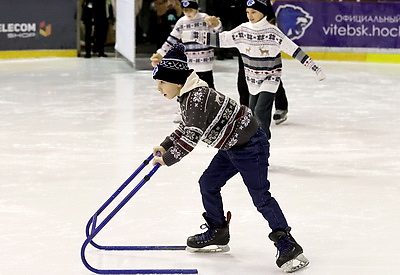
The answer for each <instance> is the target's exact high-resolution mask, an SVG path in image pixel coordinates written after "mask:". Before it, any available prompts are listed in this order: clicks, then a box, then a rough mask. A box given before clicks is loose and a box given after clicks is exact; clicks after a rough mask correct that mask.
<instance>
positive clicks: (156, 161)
mask: <svg viewBox="0 0 400 275" xmlns="http://www.w3.org/2000/svg"><path fill="white" fill-rule="evenodd" d="M157 163H159V164H160V165H165V162H164V160H163V158H162V157H154V159H153V162H152V164H153V166H155V165H156V164H157Z"/></svg>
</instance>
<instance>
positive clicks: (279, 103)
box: [237, 55, 288, 110]
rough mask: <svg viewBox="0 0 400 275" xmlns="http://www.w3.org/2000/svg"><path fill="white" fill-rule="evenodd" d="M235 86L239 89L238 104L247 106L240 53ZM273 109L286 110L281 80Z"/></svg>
mask: <svg viewBox="0 0 400 275" xmlns="http://www.w3.org/2000/svg"><path fill="white" fill-rule="evenodd" d="M237 88H238V91H239V101H240V104H242V105H245V106H249V88H248V87H247V83H246V76H245V74H244V64H243V59H242V57H241V56H240V55H239V72H238V78H237ZM275 110H288V100H287V97H286V91H285V88H283V84H282V80H281V82H280V83H279V87H278V90H277V91H276V93H275Z"/></svg>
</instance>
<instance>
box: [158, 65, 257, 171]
mask: <svg viewBox="0 0 400 275" xmlns="http://www.w3.org/2000/svg"><path fill="white" fill-rule="evenodd" d="M178 101H179V103H180V108H181V112H182V120H183V122H181V123H180V124H179V126H178V128H177V129H176V130H175V131H174V132H173V133H172V134H171V135H169V136H168V137H166V139H165V140H164V141H163V142H162V143H161V144H160V145H161V146H162V147H164V148H165V149H166V150H167V152H166V153H165V154H164V155H163V160H164V162H165V164H166V165H167V166H170V165H172V164H175V163H176V162H178V161H180V160H181V159H182V158H183V157H184V156H186V155H187V154H188V153H190V152H191V151H192V150H193V149H194V147H195V146H196V145H197V143H198V142H199V141H200V140H202V141H203V142H205V143H207V144H208V145H210V146H212V147H215V148H218V149H221V150H228V149H232V148H235V147H239V146H241V145H244V144H245V143H247V142H248V141H249V140H250V138H251V137H252V136H253V135H254V134H255V133H256V132H257V129H258V127H259V126H258V122H257V120H256V119H255V118H254V117H253V115H252V113H251V110H250V109H249V108H248V107H246V106H244V105H242V106H240V105H239V104H237V103H236V102H235V101H234V100H233V99H231V98H229V97H227V96H225V95H223V94H221V93H219V92H217V91H215V90H214V89H211V88H209V87H208V85H207V83H206V82H204V81H203V80H201V79H200V78H199V77H198V76H197V74H196V73H195V72H192V73H191V75H190V76H189V77H188V79H187V81H186V83H185V85H184V86H183V88H182V90H181V93H180V95H179V98H178Z"/></svg>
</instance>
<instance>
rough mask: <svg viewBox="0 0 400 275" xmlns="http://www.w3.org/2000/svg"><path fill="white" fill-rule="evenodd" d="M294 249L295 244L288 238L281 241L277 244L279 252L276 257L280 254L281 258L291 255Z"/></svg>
mask: <svg viewBox="0 0 400 275" xmlns="http://www.w3.org/2000/svg"><path fill="white" fill-rule="evenodd" d="M293 247H294V246H293V243H292V242H291V241H290V239H289V238H288V237H286V238H283V239H281V240H279V242H278V243H277V244H276V248H277V251H276V256H275V257H278V254H279V257H280V256H283V255H286V254H287V253H290V252H291V251H292V249H293Z"/></svg>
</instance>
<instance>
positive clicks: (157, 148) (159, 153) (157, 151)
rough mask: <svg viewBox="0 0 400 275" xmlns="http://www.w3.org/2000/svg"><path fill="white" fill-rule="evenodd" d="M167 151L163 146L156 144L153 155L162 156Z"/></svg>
mask: <svg viewBox="0 0 400 275" xmlns="http://www.w3.org/2000/svg"><path fill="white" fill-rule="evenodd" d="M166 152H167V151H166V150H165V149H164V147H162V146H154V147H153V156H154V157H162V156H163V155H164V154H165V153H166Z"/></svg>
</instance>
